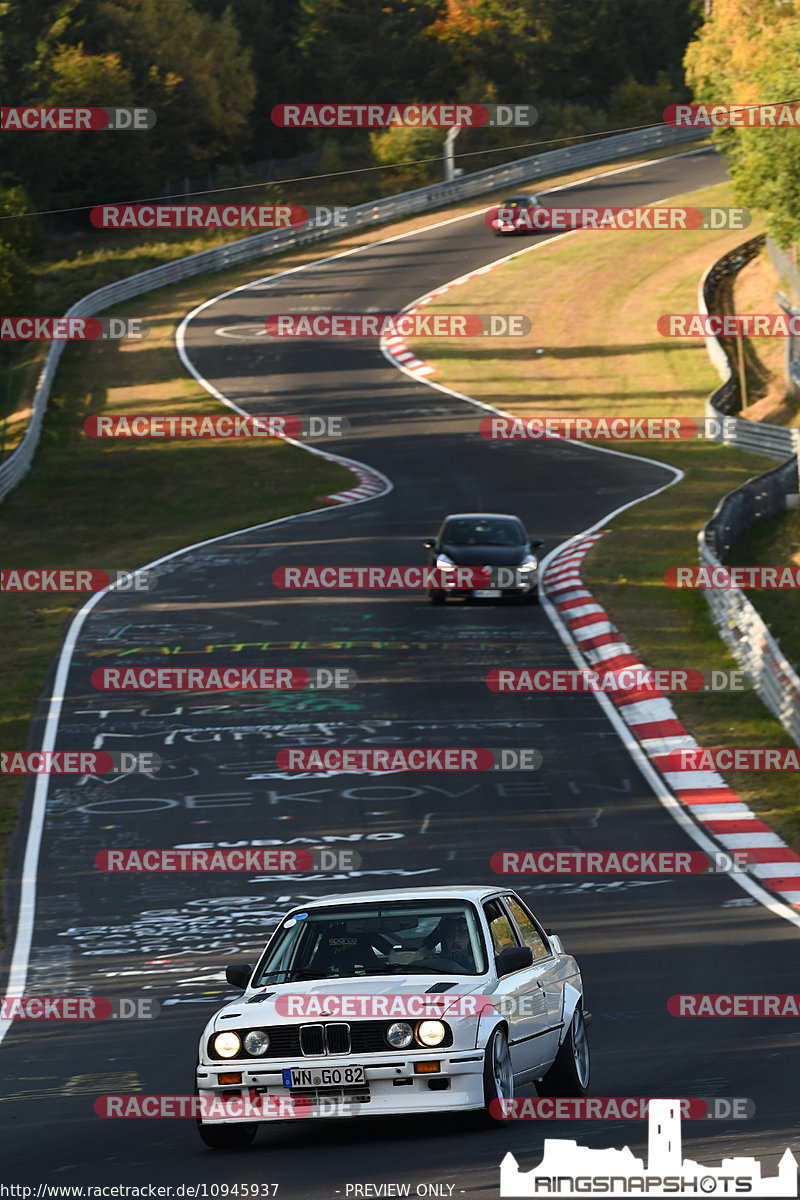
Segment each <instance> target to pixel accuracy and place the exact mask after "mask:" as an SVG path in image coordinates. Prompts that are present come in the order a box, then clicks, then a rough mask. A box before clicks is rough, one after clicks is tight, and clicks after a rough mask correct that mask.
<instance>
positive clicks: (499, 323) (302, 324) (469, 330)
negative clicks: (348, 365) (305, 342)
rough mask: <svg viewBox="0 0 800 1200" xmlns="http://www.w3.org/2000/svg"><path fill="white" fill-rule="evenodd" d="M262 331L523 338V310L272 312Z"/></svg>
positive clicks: (526, 325) (526, 328)
mask: <svg viewBox="0 0 800 1200" xmlns="http://www.w3.org/2000/svg"><path fill="white" fill-rule="evenodd" d="M265 326H266V331H267V335H268V336H269V337H276V338H281V337H285V338H373V337H374V338H386V337H402V338H421V337H433V338H444V337H525V336H526V335H527V334H529V333H530V331H531V327H532V326H531V319H530V317H527V316H525V314H524V313H422V312H413V313H412V312H409V313H314V314H309V313H275V314H274V315H273V316H271V317H267V319H266V322H265Z"/></svg>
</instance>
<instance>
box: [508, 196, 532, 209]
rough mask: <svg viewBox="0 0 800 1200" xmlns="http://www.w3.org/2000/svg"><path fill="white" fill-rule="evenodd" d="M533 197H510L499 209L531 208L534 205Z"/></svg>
mask: <svg viewBox="0 0 800 1200" xmlns="http://www.w3.org/2000/svg"><path fill="white" fill-rule="evenodd" d="M536 202H537V201H536V197H535V196H510V197H509V198H508V200H504V201H503V203H502V204H501V205H500V207H501V208H532V207H533V206H534V205H535V204H536Z"/></svg>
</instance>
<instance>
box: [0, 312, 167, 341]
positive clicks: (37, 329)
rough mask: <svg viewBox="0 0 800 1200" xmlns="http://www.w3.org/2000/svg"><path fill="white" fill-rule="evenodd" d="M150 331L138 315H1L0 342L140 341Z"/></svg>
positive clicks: (145, 322) (147, 324)
mask: <svg viewBox="0 0 800 1200" xmlns="http://www.w3.org/2000/svg"><path fill="white" fill-rule="evenodd" d="M149 333H150V325H149V323H148V322H147V321H145V320H143V319H140V318H138V317H137V318H133V317H0V341H2V342H94V341H101V342H105V341H109V340H111V341H122V340H127V341H131V342H140V341H143V340H144V338H146V337H147V336H148V335H149Z"/></svg>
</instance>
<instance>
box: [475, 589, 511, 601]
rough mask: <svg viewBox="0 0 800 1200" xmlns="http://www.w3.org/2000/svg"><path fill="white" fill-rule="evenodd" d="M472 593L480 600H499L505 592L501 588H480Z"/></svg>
mask: <svg viewBox="0 0 800 1200" xmlns="http://www.w3.org/2000/svg"><path fill="white" fill-rule="evenodd" d="M472 594H473V596H475V597H476V598H477V599H478V600H497V599H498V597H500V596H502V594H503V593H502V592H501V591H500V589H499V588H478V589H477V591H474V592H473V593H472Z"/></svg>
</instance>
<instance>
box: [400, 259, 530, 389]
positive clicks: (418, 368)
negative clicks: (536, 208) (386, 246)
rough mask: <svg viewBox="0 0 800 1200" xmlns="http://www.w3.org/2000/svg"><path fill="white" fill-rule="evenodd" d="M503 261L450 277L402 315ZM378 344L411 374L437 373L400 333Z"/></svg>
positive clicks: (413, 311)
mask: <svg viewBox="0 0 800 1200" xmlns="http://www.w3.org/2000/svg"><path fill="white" fill-rule="evenodd" d="M512 257H513V255H512ZM505 261H506V259H499V260H498V261H497V262H493V263H488V264H487V265H486V266H485V267H479V268H478V270H477V271H470V272H469V274H468V275H459V277H458V279H451V280H450V282H449V283H445V284H442V286H441V287H439V288H436V290H435V291H433V292H427V293H426V294H425V295H424V296H422V297H421V298H420V299H419V300H415V301H414V303H413V304H411V305H409V307H408V308H404V309H403V315H404V316H405V315H406V314H408V313H416V312H419V310H420V309H421V308H423V307H424V306H425V305H426V304H431V303H432V302H433V301H434V300H435V299H436V297H437V296H443V295H444V294H445V292H450V291H452V290H453V288H456V287H459V286H460V285H461V284H462V283H466V282H467V280H468V279H474V278H475V277H476V276H477V275H485V274H486V272H487V271H491V270H493V269H494V268H495V267H498V266H500V264H501V263H503V262H505ZM380 344H381V350H383V352H384V354H385V355H386V356H387V357H389V358H391V359H393V360H394V362H395V364H396V365H397V366H400V367H402V368H403V369H404V370H406V371H409V372H410V373H411V374H412V375H416V376H422V377H423V378H427V377H428V376H429V375H436V374H438V372H437V369H436V367H434V366H432V365H431V363H428V362H425V361H424V360H423V359H421V358H417V356H416V354H415V353H414V351H413V350H409V348H408V346H407V345H406V344H405V342H404V341H403V339H402V337H401V336H400V334H396V335H395V336H393V337H387V338H381V343H380Z"/></svg>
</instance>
